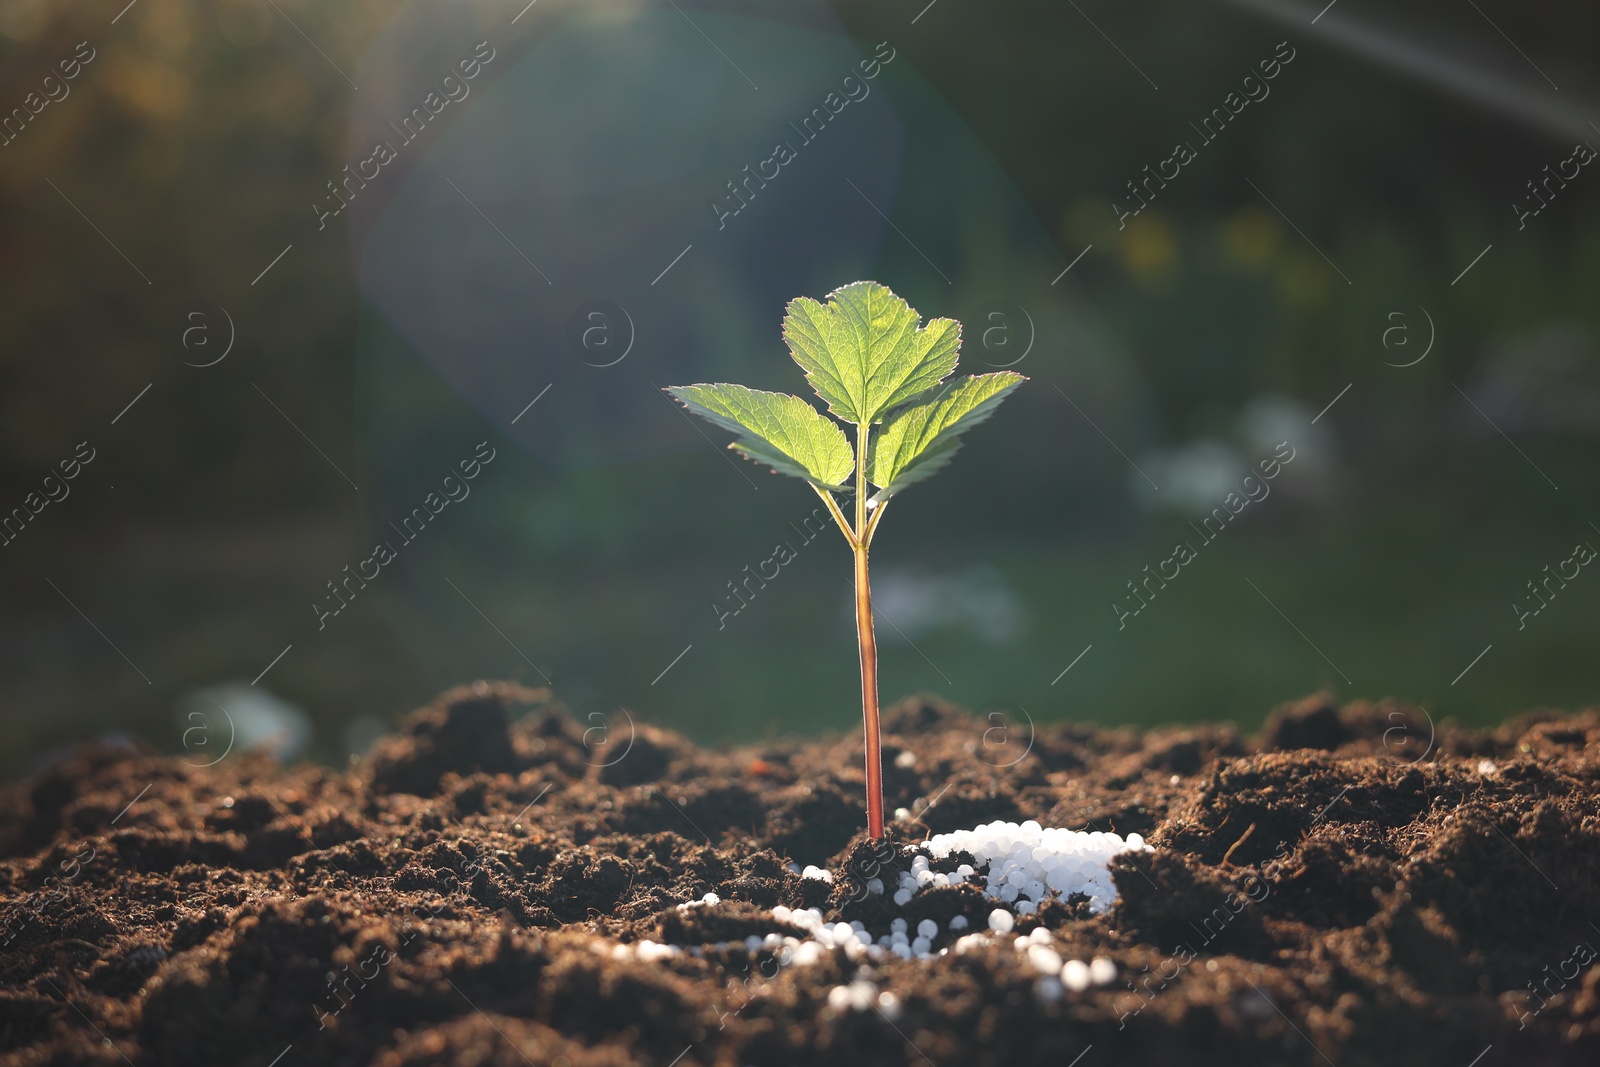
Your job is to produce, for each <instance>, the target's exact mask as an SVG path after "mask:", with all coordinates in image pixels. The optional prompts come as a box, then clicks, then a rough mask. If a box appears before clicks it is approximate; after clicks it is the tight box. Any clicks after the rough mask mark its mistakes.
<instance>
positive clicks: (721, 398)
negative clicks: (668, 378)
mask: <svg viewBox="0 0 1600 1067" xmlns="http://www.w3.org/2000/svg"><path fill="white" fill-rule="evenodd" d="M667 392H669V393H671V394H672V395H673V396H674V397H676V398H677V399H678V401H679V402H680V403H682V404H683V406H684V407H686V408H688V409H689V410H690V411H692V412H693V413H694V414H696V415H699V416H700V417H702V418H705V419H710V420H711V421H712V422H714V423H716V424H717V425H718V426H721V427H722V428H723V429H725V430H732V431H733V432H734V433H736V434H739V435H740V436H739V440H737V441H735V442H734V443H733V444H732V445H731V446H729V447H731V448H735V449H737V450H738V451H740V452H742V453H744V454H745V455H746V456H749V457H750V458H751V459H753V460H755V461H756V462H757V463H765V464H766V465H767V466H769V467H771V468H772V469H773V470H775V471H777V472H778V473H780V474H788V475H791V476H793V477H795V478H804V479H805V480H806V481H808V482H811V483H812V484H813V485H819V486H821V487H822V488H824V489H842V488H843V487H844V486H845V484H846V483H847V482H848V481H849V480H850V476H851V475H853V474H854V473H855V469H856V454H855V450H854V449H852V448H851V447H850V442H849V441H848V440H846V439H845V436H844V431H843V430H841V429H839V425H838V423H836V422H834V421H832V420H831V419H829V418H828V417H827V416H825V415H823V414H822V413H821V412H819V411H818V410H817V409H816V408H814V407H812V406H811V405H810V404H808V403H806V402H805V401H804V400H802V399H800V398H799V397H797V396H790V395H789V394H787V393H768V392H764V391H762V390H760V389H748V388H746V387H744V386H742V385H728V384H726V383H721V382H716V383H710V384H705V385H675V386H669V387H668V388H667Z"/></svg>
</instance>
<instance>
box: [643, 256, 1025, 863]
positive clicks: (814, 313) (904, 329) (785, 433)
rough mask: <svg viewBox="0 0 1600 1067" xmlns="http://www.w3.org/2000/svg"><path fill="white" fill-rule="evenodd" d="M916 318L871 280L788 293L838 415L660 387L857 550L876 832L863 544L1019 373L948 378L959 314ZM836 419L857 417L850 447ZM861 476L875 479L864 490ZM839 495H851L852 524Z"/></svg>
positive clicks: (733, 391) (798, 330)
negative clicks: (808, 496)
mask: <svg viewBox="0 0 1600 1067" xmlns="http://www.w3.org/2000/svg"><path fill="white" fill-rule="evenodd" d="M918 319H919V316H918V315H917V313H916V311H914V310H912V308H911V306H910V305H909V304H907V303H906V302H905V301H904V300H902V299H900V298H899V297H898V296H896V295H895V294H894V293H892V292H890V291H889V290H888V289H887V288H885V287H884V286H882V285H879V284H878V283H877V282H853V283H852V284H850V285H846V286H844V287H843V288H841V289H836V290H834V291H833V292H832V293H829V294H828V302H827V303H825V304H822V303H818V302H817V301H815V300H812V299H811V298H810V297H805V296H802V297H797V298H796V299H794V300H791V301H790V302H789V307H788V309H787V311H786V313H785V314H784V317H783V339H784V341H785V342H786V343H787V344H788V346H789V354H790V355H792V356H793V357H794V361H795V362H796V363H798V364H800V367H801V369H802V370H804V371H805V373H806V381H807V382H808V383H810V385H811V388H812V389H813V390H815V392H816V394H817V396H819V397H821V398H822V401H823V403H824V404H826V405H827V407H828V411H829V413H830V414H832V415H833V416H834V419H837V420H839V421H838V422H835V421H834V420H833V419H829V418H828V417H826V416H825V415H823V414H821V413H820V412H818V411H817V409H816V408H814V407H813V406H812V405H811V403H810V402H809V401H807V400H804V399H802V398H800V397H798V396H790V395H788V394H787V393H769V392H764V391H762V390H759V389H749V388H746V387H745V386H742V385H729V384H726V383H722V382H715V383H710V384H704V385H676V386H669V387H668V388H667V392H668V393H670V394H672V396H674V397H676V398H677V400H678V401H679V402H680V403H682V404H683V406H684V407H686V408H688V409H689V410H690V411H692V412H694V413H695V414H696V415H699V416H701V417H702V418H706V419H709V420H711V421H712V422H714V423H716V424H717V425H718V426H720V427H722V428H723V429H725V430H731V431H732V432H733V433H735V434H738V435H739V436H738V439H737V440H735V441H734V442H733V443H732V444H731V445H729V446H728V447H730V448H732V449H734V450H735V451H737V452H739V453H741V454H743V455H745V456H747V457H749V458H750V459H752V460H754V461H756V462H757V463H761V464H765V465H766V466H768V467H771V468H772V470H773V472H774V473H777V474H787V475H790V476H792V477H795V478H801V479H803V480H805V481H806V482H808V483H810V485H811V488H812V489H814V490H816V493H817V495H818V496H820V497H821V498H822V500H823V503H825V504H827V505H828V511H829V512H830V513H831V514H832V515H833V519H834V521H835V522H837V523H838V524H839V529H840V531H841V532H842V533H843V534H844V539H845V540H846V541H847V542H849V545H850V550H851V551H852V552H853V553H854V554H855V585H856V636H857V639H858V642H859V644H860V648H861V717H862V721H863V725H864V727H865V734H866V749H867V830H868V833H869V834H871V836H872V837H873V838H874V839H876V838H881V837H882V836H883V757H882V744H881V739H880V736H879V727H878V645H877V639H876V637H875V635H874V632H873V626H872V587H871V584H870V583H869V581H868V579H867V551H868V549H869V548H871V547H872V538H873V535H875V534H876V533H877V531H878V524H879V523H880V522H882V521H883V513H884V512H885V511H887V510H888V507H889V501H890V499H891V498H893V497H894V496H895V495H897V494H898V493H899V492H900V491H901V490H902V489H905V488H906V487H907V486H910V485H912V484H914V483H916V482H920V481H921V480H922V479H924V478H926V477H928V476H929V475H930V474H933V473H934V472H935V471H937V470H938V469H939V468H941V467H943V466H944V465H945V464H946V463H949V462H950V458H951V457H952V456H954V455H955V453H956V449H957V448H959V447H960V441H959V440H958V438H959V437H960V435H961V434H963V433H965V432H966V431H967V430H970V429H971V428H972V427H974V426H976V425H977V424H978V423H980V422H982V421H983V420H984V419H986V418H988V417H989V415H990V413H992V412H993V411H994V409H995V407H996V406H997V405H998V404H999V403H1000V401H1001V400H1002V399H1004V398H1005V396H1006V394H1007V393H1009V392H1011V390H1013V389H1015V388H1016V387H1017V386H1019V385H1021V384H1022V383H1023V382H1024V381H1026V380H1027V379H1026V378H1024V377H1023V376H1022V375H1020V374H1016V373H1013V372H1011V371H1001V372H1000V373H998V374H974V375H967V376H965V377H961V378H951V379H949V380H948V381H947V380H946V379H947V378H949V375H950V374H951V372H953V371H954V370H955V369H956V356H957V354H958V350H959V349H960V347H961V324H960V323H959V322H957V321H955V320H954V319H931V320H929V322H928V323H927V325H925V326H919V325H918V324H917V323H918ZM839 422H843V423H846V424H848V425H851V426H853V427H855V438H856V442H855V447H854V448H853V449H852V448H851V446H850V441H849V440H848V439H847V438H846V437H845V434H844V431H843V430H842V429H840V427H839ZM880 424H881V425H880ZM875 427H876V428H875ZM869 483H870V485H871V486H872V487H874V488H876V489H877V492H876V493H875V494H873V495H871V496H870V497H869V496H868V485H869ZM835 494H838V496H844V497H849V496H851V495H852V494H853V495H854V505H855V522H854V523H851V522H849V521H848V520H847V519H846V518H845V514H844V512H843V511H842V510H841V509H840V507H839V500H838V499H837V497H836V495H835ZM849 503H850V501H849V500H846V504H849Z"/></svg>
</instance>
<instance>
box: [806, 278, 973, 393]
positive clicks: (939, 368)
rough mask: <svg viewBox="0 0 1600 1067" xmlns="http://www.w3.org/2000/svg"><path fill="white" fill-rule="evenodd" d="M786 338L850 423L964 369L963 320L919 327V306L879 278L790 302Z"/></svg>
mask: <svg viewBox="0 0 1600 1067" xmlns="http://www.w3.org/2000/svg"><path fill="white" fill-rule="evenodd" d="M783 337H784V340H785V341H787V342H788V345H789V351H790V353H791V354H793V356H794V360H795V362H796V363H798V364H800V366H801V367H802V368H803V369H804V370H805V372H806V380H807V381H809V382H810V383H811V387H812V388H813V389H815V390H816V391H817V395H818V396H820V397H821V398H822V399H823V401H824V402H826V403H827V405H828V409H829V410H830V411H832V412H833V413H834V414H835V415H837V416H838V417H839V418H841V419H844V420H845V421H846V422H855V423H872V422H877V421H878V420H879V419H881V418H883V416H884V414H885V413H886V412H888V411H889V410H890V409H892V408H894V407H895V406H897V405H899V404H902V403H904V402H905V401H907V400H910V399H911V398H912V397H914V396H916V395H917V394H918V393H920V392H922V391H923V390H925V389H927V388H929V387H930V386H933V385H936V384H937V383H938V382H939V381H940V380H941V379H943V378H944V376H945V375H947V374H949V373H950V372H951V371H953V370H955V368H956V355H957V352H958V350H959V349H960V347H961V324H960V323H959V322H956V321H955V320H954V319H933V320H931V321H929V323H928V324H927V325H926V326H922V327H920V328H919V327H918V325H917V313H916V312H915V311H913V310H912V309H911V306H910V305H909V304H907V303H906V302H905V301H904V300H902V299H900V298H899V297H898V296H896V295H895V294H894V293H892V292H890V291H889V290H888V289H887V288H885V287H884V286H882V285H879V284H878V283H877V282H854V283H852V284H850V285H846V286H844V287H843V288H840V289H835V290H834V291H833V292H832V293H830V294H828V302H827V303H826V304H822V303H818V302H817V301H815V300H813V299H811V298H810V297H804V296H802V297H798V298H796V299H795V300H792V301H790V302H789V309H788V312H787V314H785V316H784V319H783Z"/></svg>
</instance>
